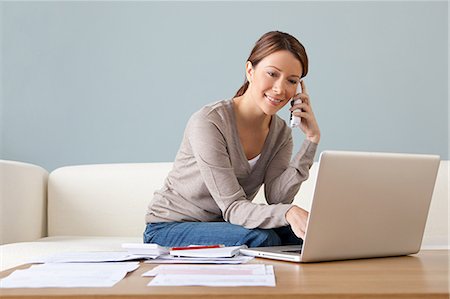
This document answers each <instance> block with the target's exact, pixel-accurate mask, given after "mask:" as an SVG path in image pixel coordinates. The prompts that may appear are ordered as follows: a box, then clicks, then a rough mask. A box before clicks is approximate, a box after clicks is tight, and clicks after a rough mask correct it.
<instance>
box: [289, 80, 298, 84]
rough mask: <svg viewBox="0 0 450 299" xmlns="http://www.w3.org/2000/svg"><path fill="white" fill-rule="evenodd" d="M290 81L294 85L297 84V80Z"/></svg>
mask: <svg viewBox="0 0 450 299" xmlns="http://www.w3.org/2000/svg"><path fill="white" fill-rule="evenodd" d="M289 82H290V83H291V84H294V85H295V84H297V80H289Z"/></svg>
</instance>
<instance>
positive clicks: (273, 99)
mask: <svg viewBox="0 0 450 299" xmlns="http://www.w3.org/2000/svg"><path fill="white" fill-rule="evenodd" d="M264 97H265V98H266V99H267V100H268V101H269V102H270V103H271V104H272V105H275V106H276V105H279V104H280V103H282V102H283V100H280V99H276V98H273V97H271V96H269V95H267V94H264Z"/></svg>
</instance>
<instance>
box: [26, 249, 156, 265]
mask: <svg viewBox="0 0 450 299" xmlns="http://www.w3.org/2000/svg"><path fill="white" fill-rule="evenodd" d="M155 257H156V256H148V255H132V254H130V253H128V252H127V251H84V252H61V253H56V254H52V255H49V256H45V257H41V258H39V259H37V260H36V261H35V262H39V263H88V262H89V263H98V262H122V261H131V260H137V259H148V258H155Z"/></svg>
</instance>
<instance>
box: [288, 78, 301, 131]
mask: <svg viewBox="0 0 450 299" xmlns="http://www.w3.org/2000/svg"><path fill="white" fill-rule="evenodd" d="M301 92H302V85H301V83H300V82H299V83H298V85H297V90H296V92H295V95H294V97H295V96H296V95H297V94H298V93H301ZM294 97H292V98H291V107H292V106H294V105H296V104H300V103H301V102H302V100H301V99H296V100H294ZM292 112H300V109H295V110H294V111H292ZM292 112H291V117H290V126H291V128H295V127H300V122H301V118H300V117H299V116H294V115H293V114H292Z"/></svg>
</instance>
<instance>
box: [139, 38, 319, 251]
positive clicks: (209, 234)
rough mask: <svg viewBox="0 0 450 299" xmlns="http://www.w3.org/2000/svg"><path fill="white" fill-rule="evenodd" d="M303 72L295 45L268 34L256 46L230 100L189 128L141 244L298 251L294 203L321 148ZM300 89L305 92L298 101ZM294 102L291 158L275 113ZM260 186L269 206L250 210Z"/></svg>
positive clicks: (301, 226)
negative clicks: (300, 136) (298, 135)
mask: <svg viewBox="0 0 450 299" xmlns="http://www.w3.org/2000/svg"><path fill="white" fill-rule="evenodd" d="M307 72H308V58H307V55H306V51H305V49H304V47H303V46H302V44H301V43H300V42H299V41H298V40H297V39H296V38H295V37H293V36H291V35H289V34H287V33H284V32H279V31H271V32H268V33H266V34H264V35H263V36H262V37H261V38H260V39H259V40H258V41H257V42H256V44H255V46H254V48H253V50H252V52H251V54H250V57H249V58H248V60H247V62H246V80H245V82H244V84H243V85H242V87H241V88H240V89H239V90H238V92H237V93H236V95H235V96H234V97H233V98H232V99H227V100H222V101H219V102H215V103H212V104H209V105H207V106H205V107H203V108H202V109H201V110H200V111H198V112H196V113H195V114H194V115H193V116H192V117H191V118H190V120H189V122H188V124H187V127H186V130H185V133H184V138H183V141H182V144H181V147H180V149H179V151H178V154H177V157H176V160H175V162H174V165H173V169H172V171H171V172H170V173H169V174H168V177H167V179H166V181H165V183H164V186H163V187H162V189H160V190H159V191H157V192H155V195H154V198H153V199H152V201H151V202H150V204H149V207H148V211H147V215H146V222H147V226H146V229H145V232H144V242H146V243H157V244H160V245H163V246H186V245H190V244H201V245H209V244H224V245H227V246H232V245H248V246H249V247H258V246H274V245H289V244H299V243H301V242H302V238H303V237H304V232H305V227H306V222H307V218H308V213H307V212H306V211H305V210H303V209H301V208H299V207H297V206H295V205H292V204H291V203H292V201H293V199H294V196H295V195H296V193H297V192H298V190H299V189H300V185H301V183H302V182H304V181H305V180H306V179H307V178H308V175H309V169H310V167H311V165H312V163H313V160H314V156H315V153H316V150H317V145H318V143H319V140H320V130H319V127H318V125H317V121H316V119H315V116H314V113H313V111H312V109H311V102H310V99H309V95H308V91H307V88H306V84H305V82H304V80H302V78H303V77H305V76H306V74H307ZM299 84H300V85H301V87H302V92H301V93H298V94H296V88H297V86H298V85H299ZM296 99H301V103H300V104H295V105H294V106H293V107H291V111H293V114H294V115H295V116H300V117H301V124H300V129H301V131H303V133H304V134H305V136H306V139H305V141H304V142H303V144H302V146H301V148H300V150H299V151H298V153H297V154H296V155H295V156H294V157H293V158H292V151H293V141H292V130H291V129H290V128H289V127H288V126H287V125H286V123H285V122H284V121H283V120H282V119H281V118H280V117H278V116H277V115H276V113H277V112H278V111H279V110H280V109H281V108H283V107H284V106H285V105H286V104H287V103H288V102H290V101H291V100H296ZM294 110H297V111H294ZM291 159H292V160H291ZM263 184H264V188H265V190H264V191H265V197H266V201H267V203H268V205H260V204H255V203H252V199H253V198H254V197H255V195H256V193H257V192H258V190H259V188H260V187H261V186H262V185H263Z"/></svg>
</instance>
